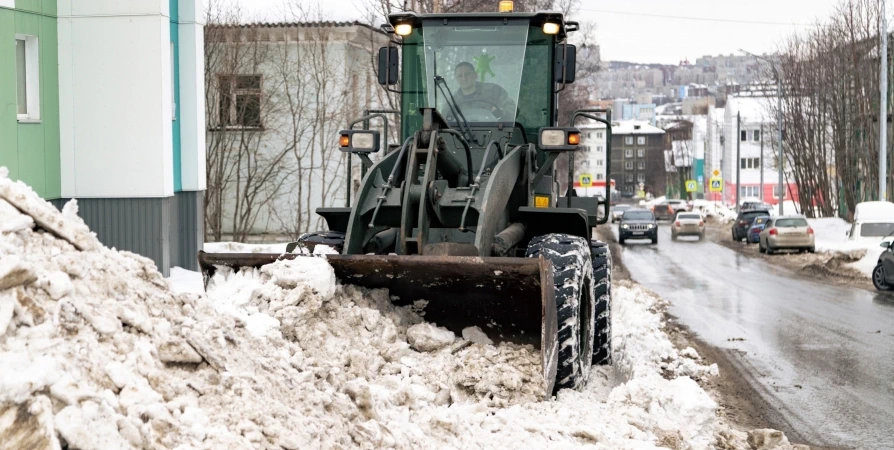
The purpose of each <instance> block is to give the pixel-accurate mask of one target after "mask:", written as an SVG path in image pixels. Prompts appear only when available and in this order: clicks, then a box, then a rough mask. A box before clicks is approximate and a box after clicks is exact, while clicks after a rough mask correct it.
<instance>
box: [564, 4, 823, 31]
mask: <svg viewBox="0 0 894 450" xmlns="http://www.w3.org/2000/svg"><path fill="white" fill-rule="evenodd" d="M580 10H581V11H588V12H597V13H603V14H621V15H625V16H640V17H655V18H659V19H678V20H696V21H700V22H723V23H742V24H749V25H777V26H787V27H789V26H802V27H813V26H817V24H812V23H793V22H792V23H786V22H761V21H756V20H737V19H719V18H713V17H686V16H670V15H665V14H648V13H638V12H627V11H609V10H606V9H591V8H580Z"/></svg>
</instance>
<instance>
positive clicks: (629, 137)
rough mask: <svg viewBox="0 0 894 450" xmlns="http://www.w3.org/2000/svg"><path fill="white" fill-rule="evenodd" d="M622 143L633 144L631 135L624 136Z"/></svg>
mask: <svg viewBox="0 0 894 450" xmlns="http://www.w3.org/2000/svg"><path fill="white" fill-rule="evenodd" d="M624 143H625V144H627V145H633V136H627V137H625V138H624Z"/></svg>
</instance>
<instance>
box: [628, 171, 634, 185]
mask: <svg viewBox="0 0 894 450" xmlns="http://www.w3.org/2000/svg"><path fill="white" fill-rule="evenodd" d="M627 182H628V183H633V174H632V173H628V174H627Z"/></svg>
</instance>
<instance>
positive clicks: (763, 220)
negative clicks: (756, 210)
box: [745, 216, 770, 244]
mask: <svg viewBox="0 0 894 450" xmlns="http://www.w3.org/2000/svg"><path fill="white" fill-rule="evenodd" d="M769 220H770V216H758V217H755V218H754V221H753V222H751V228H750V229H749V230H748V237H746V238H745V242H747V243H749V244H757V243H758V242H760V240H761V231H764V227H765V226H766V225H767V222H768V221H769Z"/></svg>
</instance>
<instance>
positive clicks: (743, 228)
mask: <svg viewBox="0 0 894 450" xmlns="http://www.w3.org/2000/svg"><path fill="white" fill-rule="evenodd" d="M769 215H770V213H769V212H768V211H765V210H761V209H755V210H748V211H744V210H743V211H740V212H739V215H738V216H736V221H735V222H733V230H732V231H733V232H732V235H733V240H734V241H736V242H738V241H741V240H742V239H745V238H746V237H748V231H749V230H751V223H752V222H754V219H756V218H758V217H762V216H769Z"/></svg>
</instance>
